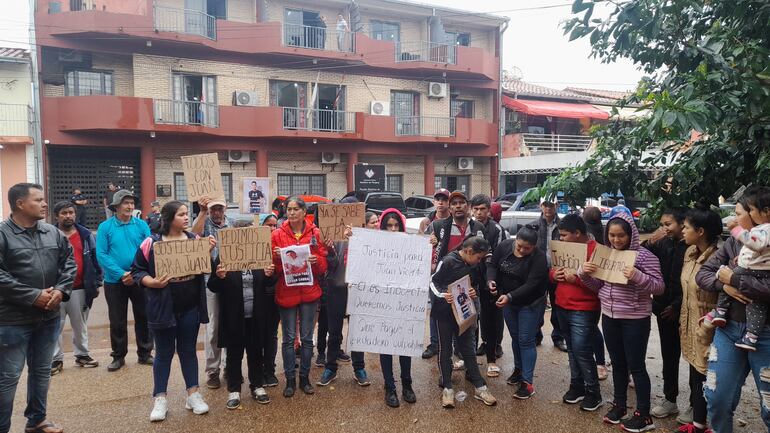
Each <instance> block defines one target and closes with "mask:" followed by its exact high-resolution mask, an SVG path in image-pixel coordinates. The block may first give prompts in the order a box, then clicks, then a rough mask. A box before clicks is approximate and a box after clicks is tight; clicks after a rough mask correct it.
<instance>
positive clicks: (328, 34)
mask: <svg viewBox="0 0 770 433" xmlns="http://www.w3.org/2000/svg"><path fill="white" fill-rule="evenodd" d="M353 34H354V33H353V32H349V31H337V30H330V29H327V28H325V27H314V26H305V25H302V24H286V23H285V24H284V25H283V41H284V44H286V46H289V47H300V48H310V49H314V50H327V51H340V52H343V53H352V52H354V51H355V50H354V47H353V41H354V38H353Z"/></svg>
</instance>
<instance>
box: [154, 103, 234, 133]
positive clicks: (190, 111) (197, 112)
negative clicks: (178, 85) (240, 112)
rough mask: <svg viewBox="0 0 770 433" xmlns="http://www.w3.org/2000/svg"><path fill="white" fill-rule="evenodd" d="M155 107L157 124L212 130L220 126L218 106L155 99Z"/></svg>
mask: <svg viewBox="0 0 770 433" xmlns="http://www.w3.org/2000/svg"><path fill="white" fill-rule="evenodd" d="M153 106H154V107H153V110H154V112H155V123H157V124H166V125H200V126H208V127H210V128H216V127H218V126H219V106H217V105H216V104H208V103H205V102H198V101H175V100H170V99H155V100H154V101H153Z"/></svg>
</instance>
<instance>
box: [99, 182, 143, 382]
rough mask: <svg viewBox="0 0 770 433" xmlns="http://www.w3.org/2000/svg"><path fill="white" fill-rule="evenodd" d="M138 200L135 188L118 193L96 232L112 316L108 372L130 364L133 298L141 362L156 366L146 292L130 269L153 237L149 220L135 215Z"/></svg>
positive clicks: (135, 328) (110, 316) (135, 327)
mask: <svg viewBox="0 0 770 433" xmlns="http://www.w3.org/2000/svg"><path fill="white" fill-rule="evenodd" d="M137 201H138V199H137V198H136V196H134V194H133V193H131V191H128V190H125V189H121V190H119V191H117V192H115V195H114V196H113V198H112V202H111V203H110V205H109V207H110V210H111V211H112V212H113V216H112V217H110V218H109V219H107V220H106V221H104V222H102V223H101V224H99V229H98V231H97V235H96V258H97V260H98V262H99V266H101V267H102V270H103V271H104V297H105V299H107V309H108V315H109V318H110V343H111V344H112V354H111V355H112V362H111V363H110V364H109V365H108V366H107V371H117V370H120V369H121V368H122V367H123V366H124V365H126V362H125V357H126V354H127V353H128V329H127V326H128V301H129V300H130V301H131V307H132V309H133V312H134V331H135V333H136V346H137V350H136V354H137V356H138V357H139V363H140V364H145V365H152V362H153V358H152V346H153V344H152V339H151V338H150V330H149V328H148V327H147V310H146V306H145V300H144V291H143V289H142V288H141V287H140V286H139V284H137V282H136V281H134V279H133V278H132V277H131V272H129V271H130V269H131V263H133V261H134V256H135V255H136V250H137V249H138V248H139V245H140V244H141V243H142V241H144V240H145V239H147V238H148V237H149V236H150V227H149V226H147V223H146V222H144V221H142V220H141V219H139V218H137V217H135V216H134V206H135V205H136V202H137Z"/></svg>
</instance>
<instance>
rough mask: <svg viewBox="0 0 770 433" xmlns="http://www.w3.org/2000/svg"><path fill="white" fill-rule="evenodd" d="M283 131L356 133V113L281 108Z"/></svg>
mask: <svg viewBox="0 0 770 433" xmlns="http://www.w3.org/2000/svg"><path fill="white" fill-rule="evenodd" d="M283 129H296V130H301V131H319V132H350V133H352V132H356V113H354V112H352V111H339V110H322V109H317V108H295V107H283Z"/></svg>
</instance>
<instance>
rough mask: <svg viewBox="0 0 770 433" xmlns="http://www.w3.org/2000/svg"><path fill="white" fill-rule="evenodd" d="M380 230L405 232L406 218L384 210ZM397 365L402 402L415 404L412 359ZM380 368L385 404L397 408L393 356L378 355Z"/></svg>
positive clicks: (395, 212)
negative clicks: (399, 368)
mask: <svg viewBox="0 0 770 433" xmlns="http://www.w3.org/2000/svg"><path fill="white" fill-rule="evenodd" d="M380 230H387V231H389V232H402V233H403V232H406V218H405V217H404V215H403V214H402V213H401V212H399V211H398V210H396V209H393V208H390V209H385V211H384V212H382V215H381V216H380ZM398 363H399V364H400V365H401V390H402V393H403V397H404V401H405V402H407V403H416V402H417V395H415V393H414V390H413V389H412V358H410V357H408V356H399V357H398ZM380 366H381V367H382V376H383V379H385V404H386V405H388V406H390V407H398V406H399V405H400V403H399V401H398V394H397V393H396V379H395V378H394V377H393V355H385V354H380Z"/></svg>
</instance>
